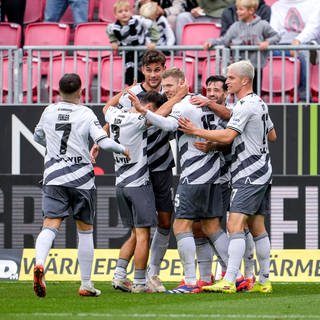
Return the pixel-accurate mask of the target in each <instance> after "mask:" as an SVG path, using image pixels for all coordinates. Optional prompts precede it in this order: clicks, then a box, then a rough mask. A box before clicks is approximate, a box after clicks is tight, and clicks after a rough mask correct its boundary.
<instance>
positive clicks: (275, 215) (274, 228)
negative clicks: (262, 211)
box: [270, 186, 299, 249]
mask: <svg viewBox="0 0 320 320" xmlns="http://www.w3.org/2000/svg"><path fill="white" fill-rule="evenodd" d="M298 191H299V190H298V187H297V186H294V187H278V186H272V188H271V225H270V234H271V237H270V238H271V247H272V248H273V249H283V242H284V235H285V234H286V233H293V234H297V233H298V222H297V221H286V220H284V199H288V198H289V199H297V198H298V194H299V193H298Z"/></svg>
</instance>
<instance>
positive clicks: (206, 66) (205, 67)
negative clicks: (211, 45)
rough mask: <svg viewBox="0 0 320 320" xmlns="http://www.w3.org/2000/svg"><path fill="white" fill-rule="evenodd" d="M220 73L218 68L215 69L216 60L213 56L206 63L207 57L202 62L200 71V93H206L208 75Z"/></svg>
mask: <svg viewBox="0 0 320 320" xmlns="http://www.w3.org/2000/svg"><path fill="white" fill-rule="evenodd" d="M216 74H220V72H219V70H218V71H217V70H216V60H215V58H211V59H210V63H208V59H205V60H204V62H203V64H202V72H201V93H202V94H203V95H204V96H205V95H206V80H207V78H208V77H209V76H212V75H216Z"/></svg>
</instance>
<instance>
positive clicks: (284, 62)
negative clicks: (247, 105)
mask: <svg viewBox="0 0 320 320" xmlns="http://www.w3.org/2000/svg"><path fill="white" fill-rule="evenodd" d="M295 69H296V70H295ZM270 78H271V81H270ZM295 81H296V87H297V86H298V85H299V82H300V61H299V60H295V61H293V59H291V58H289V57H283V59H282V57H273V58H272V60H268V63H267V65H266V66H265V67H264V68H263V72H262V86H261V97H262V98H263V99H264V101H266V102H294V100H295V99H294V93H295V92H294V90H295ZM270 84H271V86H270ZM271 92H272V96H271V98H270V95H271ZM282 92H284V99H285V100H284V101H283V97H282ZM297 98H298V97H297ZM271 99H272V100H271Z"/></svg>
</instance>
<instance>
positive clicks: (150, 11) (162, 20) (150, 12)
mask: <svg viewBox="0 0 320 320" xmlns="http://www.w3.org/2000/svg"><path fill="white" fill-rule="evenodd" d="M140 15H141V16H143V17H145V18H148V19H150V20H152V21H155V23H156V24H157V26H158V30H159V33H160V38H159V40H158V42H157V46H173V45H174V43H175V36H174V33H173V31H172V29H171V27H170V25H169V23H168V20H167V19H166V17H164V16H163V15H161V11H160V10H159V6H158V4H157V3H156V2H153V1H149V2H146V3H145V4H144V5H142V6H141V8H140Z"/></svg>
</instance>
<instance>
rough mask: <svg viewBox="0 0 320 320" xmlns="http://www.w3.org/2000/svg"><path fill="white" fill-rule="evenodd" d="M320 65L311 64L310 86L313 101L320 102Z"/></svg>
mask: <svg viewBox="0 0 320 320" xmlns="http://www.w3.org/2000/svg"><path fill="white" fill-rule="evenodd" d="M319 73H320V70H319V65H318V64H317V65H312V64H311V65H310V88H311V94H312V101H313V102H316V103H319V94H320V83H319Z"/></svg>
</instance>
